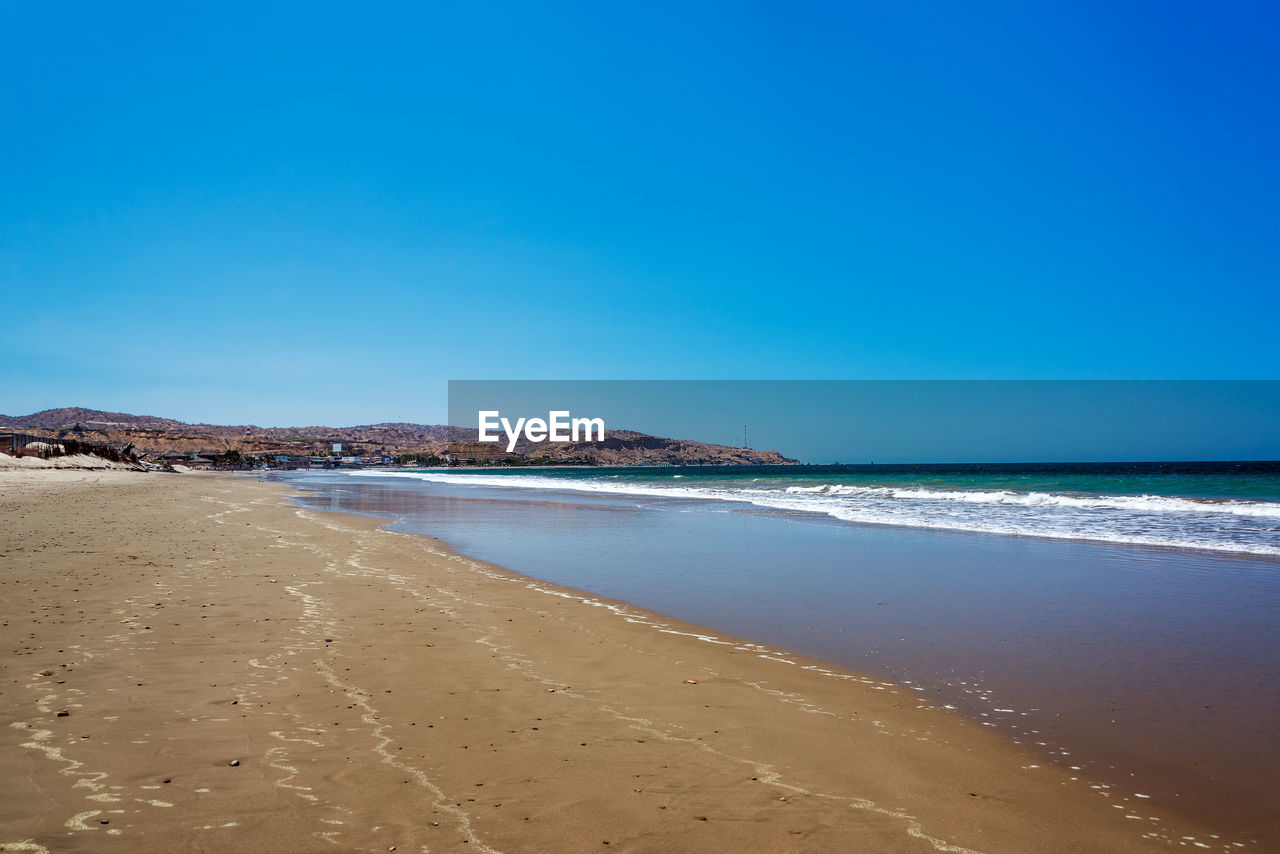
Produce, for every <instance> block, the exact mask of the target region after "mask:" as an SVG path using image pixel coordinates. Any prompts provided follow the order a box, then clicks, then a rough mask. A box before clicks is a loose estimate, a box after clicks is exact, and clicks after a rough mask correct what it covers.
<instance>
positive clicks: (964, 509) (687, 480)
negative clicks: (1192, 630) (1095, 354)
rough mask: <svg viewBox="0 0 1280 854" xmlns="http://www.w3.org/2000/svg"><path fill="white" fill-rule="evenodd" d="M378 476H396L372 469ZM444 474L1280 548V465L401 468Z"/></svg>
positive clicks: (1025, 532)
mask: <svg viewBox="0 0 1280 854" xmlns="http://www.w3.org/2000/svg"><path fill="white" fill-rule="evenodd" d="M359 474H366V475H369V476H374V477H383V476H386V475H384V474H383V473H380V472H375V471H369V472H363V473H357V476H358V475H359ZM395 474H396V476H399V477H406V478H417V479H422V480H430V481H435V482H438V483H454V484H458V485H464V484H469V485H473V486H479V485H485V486H501V487H506V488H512V489H516V488H520V489H538V490H544V491H546V490H551V491H555V490H566V489H568V490H574V491H579V492H589V493H601V494H610V495H622V496H644V497H653V498H681V499H688V500H695V501H708V502H732V503H739V504H749V505H753V506H757V507H763V508H770V509H775V510H783V511H795V512H804V513H816V514H823V515H827V516H830V517H832V518H834V519H839V520H842V521H846V522H858V523H863V524H879V525H897V526H909V527H916V528H935V529H942V530H952V531H973V532H979V533H990V534H1007V535H1014V536H1037V537H1052V538H1055V539H1071V540H1093V541H1100V542H1111V543H1125V544H1131V545H1148V546H1167V547H1173V548H1194V549H1204V550H1208V551H1219V552H1235V553H1244V554H1260V555H1280V463H1155V464H1152V463H1133V464H1116V463H1077V464H1058V465H1034V464H1031V465H1028V464H1022V465H1009V464H1004V465H952V466H898V467H892V466H785V467H774V466H763V467H750V468H732V469H730V468H721V467H680V468H677V469H670V468H662V469H655V468H626V469H620V468H614V469H607V470H604V469H601V470H597V469H541V470H538V471H537V473H531V472H529V471H522V470H519V469H506V470H499V469H490V470H483V471H481V470H473V471H465V472H447V471H422V472H397V473H395Z"/></svg>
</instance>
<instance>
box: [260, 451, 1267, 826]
mask: <svg viewBox="0 0 1280 854" xmlns="http://www.w3.org/2000/svg"><path fill="white" fill-rule="evenodd" d="M279 477H282V478H283V479H284V480H286V481H288V482H290V483H292V484H294V485H296V486H299V487H302V488H304V489H305V490H306V493H307V494H305V495H303V496H301V497H300V499H299V500H300V501H302V502H303V503H304V504H306V505H307V506H310V507H314V508H316V509H325V510H338V511H344V512H356V513H364V514H370V515H376V516H380V517H385V518H388V519H391V520H392V523H393V525H392V526H393V527H394V528H396V529H399V530H405V531H411V532H420V533H426V534H430V535H432V536H435V537H437V538H440V539H442V540H444V541H446V542H447V543H449V544H450V545H451V546H452V547H453V548H454V549H456V550H458V551H460V552H462V553H464V554H468V555H471V556H473V557H476V558H479V559H482V560H486V561H490V562H493V563H496V564H499V565H502V566H505V567H507V568H509V569H512V570H515V571H518V572H521V573H524V574H526V575H529V576H532V577H535V578H540V579H545V580H547V581H551V582H554V583H557V584H562V585H566V586H569V587H574V588H577V589H580V590H583V591H587V592H588V593H591V594H595V595H600V596H607V597H610V598H613V599H619V600H623V601H625V602H629V603H633V604H635V605H638V606H640V607H644V608H648V609H651V610H654V611H657V612H659V613H662V614H666V615H669V616H672V617H676V618H679V619H682V620H687V621H690V622H694V623H697V624H700V625H704V626H707V627H709V628H710V629H712V630H713V631H719V632H723V633H727V634H731V635H736V636H738V637H743V638H747V639H749V640H751V641H755V642H757V643H761V644H765V645H767V646H770V647H771V648H773V649H775V650H777V651H779V657H782V658H785V657H786V656H787V652H788V651H794V652H798V653H802V654H804V655H808V656H812V657H814V658H818V659H822V660H825V661H829V662H833V663H835V664H839V665H843V666H846V667H850V668H852V669H855V670H858V671H862V672H866V673H870V674H873V675H877V676H883V677H888V678H891V679H893V680H895V681H897V682H899V683H901V684H903V685H906V686H907V687H908V688H909V689H910V690H912V691H914V692H916V694H917V695H918V698H919V702H920V703H921V704H922V705H936V706H943V707H947V708H951V709H954V710H955V711H956V712H958V713H960V714H964V715H966V716H968V717H970V718H971V719H973V720H974V721H976V722H978V723H980V724H982V725H984V726H989V727H992V728H994V729H996V730H997V731H999V732H1001V733H1003V734H1004V735H1006V736H1007V737H1008V738H1010V739H1012V740H1014V741H1017V742H1018V743H1020V744H1023V745H1025V746H1026V747H1028V748H1030V749H1032V750H1034V751H1037V752H1038V753H1040V754H1041V755H1042V756H1043V761H1045V762H1051V763H1055V764H1058V765H1060V766H1062V767H1063V768H1064V769H1066V770H1068V771H1070V772H1071V773H1072V774H1073V775H1075V776H1077V777H1078V778H1079V780H1080V784H1081V785H1091V786H1092V785H1097V786H1105V787H1108V788H1103V789H1099V790H1098V791H1100V792H1107V793H1109V794H1111V793H1115V794H1116V795H1117V796H1119V794H1120V793H1128V795H1129V796H1130V797H1131V800H1132V799H1133V798H1137V797H1138V794H1139V793H1140V794H1142V795H1143V796H1146V797H1144V798H1143V800H1142V802H1143V803H1144V804H1145V803H1149V804H1150V805H1151V809H1152V810H1153V812H1152V815H1153V816H1156V815H1157V814H1158V811H1159V810H1160V809H1162V808H1167V809H1172V810H1176V811H1178V812H1183V813H1187V814H1190V815H1193V816H1195V817H1197V818H1199V819H1202V820H1204V821H1206V822H1208V823H1209V824H1210V825H1211V826H1213V827H1216V828H1219V829H1220V830H1221V831H1222V834H1223V835H1222V839H1231V840H1233V841H1242V842H1246V843H1248V842H1252V841H1254V840H1259V841H1260V842H1261V844H1262V846H1263V847H1266V846H1267V845H1280V819H1278V818H1277V816H1276V815H1275V810H1274V792H1275V791H1276V787H1277V784H1278V783H1280V772H1278V771H1277V769H1280V725H1278V722H1280V466H1278V465H1275V464H1252V463H1251V464H1239V465H1235V464H1177V465H1132V466H1128V465H1106V466H947V467H895V468H890V467H882V466H874V467H857V468H854V467H838V468H837V467H806V468H803V469H796V468H792V467H788V468H762V469H728V470H726V469H718V468H710V469H708V468H691V467H683V468H674V469H673V468H664V469H654V468H649V469H643V468H642V469H574V470H569V469H544V470H537V471H529V470H518V469H516V470H484V469H476V470H469V471H458V470H449V471H377V470H369V471H363V472H323V473H321V472H306V473H296V474H289V475H281V476H279ZM1144 820H1145V819H1144ZM1144 830H1147V831H1148V832H1160V830H1159V823H1158V822H1155V821H1154V820H1153V821H1152V822H1151V827H1150V828H1149V829H1148V828H1144Z"/></svg>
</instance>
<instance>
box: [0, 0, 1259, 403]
mask: <svg viewBox="0 0 1280 854" xmlns="http://www.w3.org/2000/svg"><path fill="white" fill-rule="evenodd" d="M1277 9H1280V7H1276V6H1274V5H1273V4H1263V3H1237V4H1229V5H1226V6H1221V7H1213V8H1210V7H1207V6H1205V5H1204V4H1191V3H1176V2H1175V3H1167V2H1163V3H1155V2H1151V3H1123V4H1101V3H1061V4H1024V3H1007V4H1000V3H977V4H953V3H937V4H928V3H921V4H900V3H887V2H886V3H874V4H829V5H821V4H801V5H797V4H767V5H762V4H756V5H753V4H741V3H735V4H715V3H700V4H659V3H649V4H639V5H637V4H631V5H629V6H626V7H623V6H620V5H619V4H585V3H584V4H576V5H567V4H504V3H487V4H483V5H482V6H476V5H471V4H448V5H445V4H439V5H434V4H405V5H394V4H392V5H376V4H366V5H361V6H358V7H352V6H350V5H347V4H343V5H336V4H333V5H326V4H307V5H305V6H304V5H302V4H299V5H296V6H267V7H263V6H260V5H258V4H246V5H236V4H226V5H223V4H219V5H218V6H217V7H202V8H200V9H194V10H193V9H187V10H178V11H175V10H174V9H172V8H170V5H168V4H154V5H146V4H142V3H138V4H123V5H121V4H88V3H67V4H59V3H48V4H19V3H16V2H10V3H4V4H2V5H0V75H3V79H4V80H5V81H6V85H5V86H3V87H0V122H3V126H2V127H0V130H2V131H3V132H0V288H2V290H3V293H4V295H5V308H4V310H3V312H0V412H4V413H6V414H25V413H27V412H31V411H34V410H38V409H44V408H48V407H55V406H71V405H80V406H90V407H95V408H101V409H110V410H120V411H129V412H141V413H149V414H156V415H165V416H169V417H176V418H180V419H183V420H188V421H214V422H232V423H245V422H251V423H257V424H262V425H269V424H311V423H328V424H351V423H369V422H376V421H430V422H437V421H443V420H444V418H445V406H446V381H447V380H449V379H480V378H502V379H505V378H512V379H552V378H574V379H1063V378H1071V379H1260V378H1266V379H1274V378H1277V377H1280V347H1277V346H1276V344H1275V337H1276V328H1277V326H1278V324H1277V320H1280V287H1278V286H1277V285H1278V284H1280V240H1278V239H1277V237H1278V236H1280V168H1278V164H1277V157H1278V156H1280V154H1278V153H1280V112H1278V111H1277V110H1276V109H1275V104H1276V103H1277V102H1280V92H1278V91H1277V89H1278V88H1280V85H1278V84H1280V53H1278V52H1277V51H1275V49H1274V36H1275V33H1276V32H1277V31H1280V11H1277Z"/></svg>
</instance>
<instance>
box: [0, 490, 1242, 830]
mask: <svg viewBox="0 0 1280 854" xmlns="http://www.w3.org/2000/svg"><path fill="white" fill-rule="evenodd" d="M0 519H2V520H3V521H2V523H0V531H2V532H3V533H2V534H0V584H2V586H0V590H3V602H4V609H3V611H4V619H3V625H2V626H0V637H2V638H3V644H2V645H0V649H3V651H4V653H3V655H4V657H3V668H4V669H3V674H2V675H3V681H2V682H0V684H3V696H0V712H2V717H3V721H0V723H2V724H3V726H2V727H0V733H3V735H2V736H0V737H2V738H3V747H2V748H0V749H3V755H4V757H5V771H6V773H5V774H4V775H3V778H2V779H0V804H3V805H4V806H3V808H2V809H0V845H3V846H4V850H35V851H39V850H42V849H47V850H50V851H112V850H119V851H169V850H193V851H223V850H235V851H249V852H253V851H273V852H275V851H325V850H334V849H336V850H345V851H389V850H397V851H427V850H430V851H545V850H562V851H601V850H627V851H655V852H657V851H747V850H750V851H849V850H868V851H992V852H998V851H1008V852H1025V851H1050V850H1051V851H1117V852H1119V851H1144V850H1152V851H1155V850H1169V849H1170V848H1171V847H1182V846H1181V845H1180V844H1179V843H1185V844H1186V845H1187V846H1188V847H1192V846H1197V845H1198V846H1199V850H1205V849H1206V848H1207V849H1209V850H1240V848H1239V847H1236V845H1235V843H1237V842H1240V840H1225V839H1215V838H1211V837H1210V836H1208V835H1207V834H1206V833H1205V832H1204V831H1203V830H1201V829H1199V828H1197V827H1196V826H1194V825H1193V824H1191V823H1189V822H1186V821H1183V820H1181V819H1180V818H1179V817H1178V816H1176V815H1172V814H1161V813H1156V812H1153V811H1152V810H1151V809H1150V808H1148V807H1147V806H1145V805H1144V803H1143V802H1142V800H1141V799H1139V798H1137V797H1136V796H1134V795H1128V794H1121V793H1119V792H1108V791H1106V790H1099V789H1093V788H1090V786H1089V784H1088V783H1087V782H1086V781H1072V780H1071V779H1070V778H1069V777H1068V776H1067V775H1066V774H1064V773H1063V772H1062V771H1060V770H1058V769H1056V768H1052V767H1047V766H1042V765H1041V764H1040V760H1038V759H1037V758H1035V757H1034V756H1033V755H1031V754H1029V753H1026V752H1024V751H1023V750H1022V749H1021V748H1019V747H1017V746H1016V745H1013V744H1010V743H1009V742H1007V741H1005V740H1004V739H1002V738H1000V737H999V736H997V735H995V734H993V733H990V732H988V731H986V730H985V729H984V728H982V727H979V726H976V725H973V724H971V723H968V722H966V721H963V720H961V719H960V718H958V717H956V716H954V715H952V714H951V713H948V712H946V711H943V710H940V709H936V708H932V707H930V706H929V705H928V704H927V703H923V702H922V701H921V700H920V699H919V696H918V695H917V694H915V693H914V692H911V691H909V690H906V689H904V688H900V687H897V686H893V685H891V684H886V683H883V682H880V681H878V680H876V679H873V678H870V677H865V676H861V675H858V674H856V673H852V672H850V671H844V670H840V669H838V668H834V667H831V666H829V665H824V664H821V663H819V662H815V661H811V660H807V659H804V658H801V657H798V656H794V655H786V654H779V653H776V652H774V651H771V650H766V649H764V648H761V647H757V646H755V645H753V644H750V643H747V642H745V641H741V640H737V639H733V638H728V637H724V636H723V635H721V636H712V635H711V634H710V633H709V632H707V631H705V630H700V629H698V628H696V627H693V626H689V625H687V624H682V623H679V622H677V621H674V620H670V619H667V618H664V617H660V616H658V615H654V614H651V613H647V612H643V611H640V610H638V609H634V608H631V607H629V606H625V605H623V604H621V603H616V602H609V601H607V600H602V599H599V598H597V597H591V596H588V595H586V594H580V593H576V592H574V591H571V590H567V589H565V588H557V587H554V586H552V585H549V584H545V583H542V582H535V581H532V580H530V579H527V578H524V577H522V576H518V575H516V574H514V573H510V572H507V571H505V570H503V569H500V568H498V567H494V566H491V565H488V564H484V563H481V562H478V561H474V560H471V559H469V558H466V557H463V556H460V555H456V554H453V553H451V552H449V551H448V550H447V549H446V548H444V546H443V545H441V544H440V543H438V542H436V541H434V540H431V539H430V538H428V537H423V536H417V535H408V534H399V533H393V532H388V531H383V530H379V528H378V525H379V523H378V522H377V521H376V520H370V519H365V518H361V517H356V516H351V515H337V514H322V513H317V512H313V511H306V510H299V509H298V508H297V507H296V506H295V505H294V503H293V502H292V501H290V500H289V498H288V497H287V492H286V490H285V489H284V488H283V487H281V486H279V485H275V484H265V483H260V482H257V481H255V480H252V479H250V478H246V477H240V476H229V475H202V474H188V475H144V474H136V473H126V472H68V471H52V472H43V471H42V472H25V471H23V472H0ZM1184 837H1194V839H1192V840H1189V841H1188V840H1187V839H1185V838H1184ZM1255 850H1256V849H1255Z"/></svg>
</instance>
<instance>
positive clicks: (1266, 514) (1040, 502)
mask: <svg viewBox="0 0 1280 854" xmlns="http://www.w3.org/2000/svg"><path fill="white" fill-rule="evenodd" d="M786 491H787V492H788V493H790V494H792V495H867V496H876V497H884V498H902V499H925V500H936V501H964V502H967V503H969V504H1010V505H1021V506H1024V507H1080V508H1091V509H1100V510H1134V511H1142V512H1150V513H1229V514H1231V515H1234V516H1258V517H1261V518H1265V519H1280V503H1275V502H1269V501H1235V500H1214V499H1208V498H1181V497H1178V496H1171V495H1149V494H1144V495H1067V494H1062V493H1052V492H1010V491H1008V490H982V489H974V490H934V489H918V488H905V487H904V488H900V487H888V486H847V485H844V484H821V485H819V486H789V487H787V489H786Z"/></svg>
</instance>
